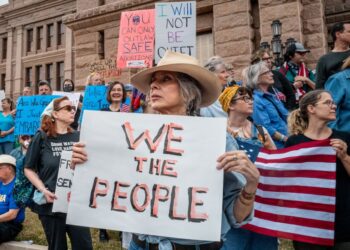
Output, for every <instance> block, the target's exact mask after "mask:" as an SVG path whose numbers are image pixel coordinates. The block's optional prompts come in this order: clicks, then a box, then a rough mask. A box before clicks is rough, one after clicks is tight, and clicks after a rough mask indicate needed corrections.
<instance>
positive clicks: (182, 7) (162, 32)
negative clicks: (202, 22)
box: [154, 1, 196, 63]
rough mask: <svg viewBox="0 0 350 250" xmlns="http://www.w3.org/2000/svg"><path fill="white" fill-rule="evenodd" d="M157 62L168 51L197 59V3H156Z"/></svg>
mask: <svg viewBox="0 0 350 250" xmlns="http://www.w3.org/2000/svg"><path fill="white" fill-rule="evenodd" d="M155 30H156V35H155V40H156V43H155V52H154V53H155V61H156V63H158V61H159V60H160V58H162V57H163V55H164V53H165V51H166V50H172V51H175V52H180V53H184V54H187V55H190V56H193V57H196V2H195V1H191V2H171V3H156V29H155Z"/></svg>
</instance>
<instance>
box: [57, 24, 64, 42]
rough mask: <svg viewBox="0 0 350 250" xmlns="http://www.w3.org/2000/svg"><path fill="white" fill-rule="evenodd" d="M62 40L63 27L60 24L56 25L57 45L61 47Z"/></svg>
mask: <svg viewBox="0 0 350 250" xmlns="http://www.w3.org/2000/svg"><path fill="white" fill-rule="evenodd" d="M63 39H64V25H63V23H62V22H58V23H57V45H62V41H63Z"/></svg>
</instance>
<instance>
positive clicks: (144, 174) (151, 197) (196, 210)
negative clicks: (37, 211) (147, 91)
mask: <svg viewBox="0 0 350 250" xmlns="http://www.w3.org/2000/svg"><path fill="white" fill-rule="evenodd" d="M213 128H215V129H213ZM208 131H210V133H208ZM225 131H226V119H224V118H217V119H211V118H202V117H186V116H171V115H146V114H130V113H116V112H97V111H86V113H85V117H84V121H83V124H82V129H81V137H80V139H81V141H83V142H85V143H86V151H87V154H88V158H89V160H88V161H87V162H86V163H84V164H83V165H82V166H79V167H78V168H76V169H75V173H74V179H73V183H74V185H73V187H72V195H71V200H70V203H69V207H68V214H67V223H68V224H73V225H81V226H87V227H96V228H107V229H112V230H119V231H126V232H134V233H141V234H148V235H158V236H164V237H175V238H182V239H195V240H206V241H219V240H220V233H221V219H222V217H221V215H222V204H223V172H222V171H218V170H217V169H216V164H217V162H216V160H217V157H218V156H219V155H221V154H222V153H223V152H224V151H225V141H226V139H225V138H226V137H225V133H226V132H225Z"/></svg>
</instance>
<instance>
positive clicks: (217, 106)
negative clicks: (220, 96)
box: [200, 100, 227, 117]
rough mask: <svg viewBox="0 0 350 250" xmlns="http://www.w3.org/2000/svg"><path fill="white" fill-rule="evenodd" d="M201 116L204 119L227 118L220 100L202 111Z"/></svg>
mask: <svg viewBox="0 0 350 250" xmlns="http://www.w3.org/2000/svg"><path fill="white" fill-rule="evenodd" d="M200 116H202V117H227V113H226V112H225V111H224V110H223V109H222V107H221V103H220V102H219V100H216V101H215V102H214V103H213V104H212V105H210V106H209V107H205V108H201V109H200Z"/></svg>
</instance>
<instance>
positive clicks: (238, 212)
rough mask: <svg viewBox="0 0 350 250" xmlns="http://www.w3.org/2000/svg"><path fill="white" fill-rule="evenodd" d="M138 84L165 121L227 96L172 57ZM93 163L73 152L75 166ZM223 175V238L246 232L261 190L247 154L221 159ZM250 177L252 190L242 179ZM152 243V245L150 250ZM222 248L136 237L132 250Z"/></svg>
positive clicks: (212, 80)
mask: <svg viewBox="0 0 350 250" xmlns="http://www.w3.org/2000/svg"><path fill="white" fill-rule="evenodd" d="M131 82H132V84H133V85H134V86H135V87H136V88H137V89H139V90H140V91H142V92H143V93H145V94H149V97H150V103H151V107H152V109H153V110H154V111H156V112H157V113H159V114H162V115H166V114H169V115H189V116H193V115H196V114H197V110H198V109H199V108H200V107H205V106H208V105H210V104H212V103H213V102H214V101H215V100H217V98H218V96H219V94H220V92H221V89H222V88H221V84H220V82H219V80H218V78H217V77H216V76H215V75H214V74H213V73H211V72H209V71H208V70H206V69H205V68H203V67H201V66H199V64H198V61H197V60H196V59H195V58H193V57H190V56H187V55H184V54H179V53H176V52H171V51H167V52H166V53H165V55H164V57H163V58H162V59H161V60H160V61H159V64H158V66H156V67H153V68H150V69H146V70H144V71H141V72H140V73H138V74H136V75H135V76H133V77H132V79H131ZM86 160H87V155H86V151H85V150H84V145H83V144H82V143H78V144H76V145H75V146H73V158H72V162H73V165H74V164H76V163H82V162H85V161H86ZM217 169H218V170H224V171H225V183H224V197H225V199H224V204H223V207H224V208H225V211H224V212H225V214H226V216H223V221H222V234H223V235H224V234H225V233H226V232H227V231H228V230H229V228H230V226H229V223H230V224H231V225H233V226H236V227H238V226H240V225H242V224H243V223H246V221H247V220H248V219H250V218H251V216H252V214H251V212H252V209H253V201H254V194H255V191H256V188H257V185H258V179H259V172H258V170H257V169H256V167H255V166H254V164H253V163H252V162H251V161H250V160H249V158H248V157H247V155H246V154H245V153H244V152H242V151H229V152H226V153H225V154H223V155H221V156H220V157H219V158H218V165H217ZM235 172H238V173H241V174H242V175H243V176H245V178H246V180H247V182H246V185H245V186H244V184H243V183H242V182H241V181H240V179H239V178H238V177H237V173H235ZM150 243H152V244H150ZM220 247H221V244H220V243H213V242H199V241H194V240H185V239H169V238H165V237H157V236H147V235H134V236H133V241H132V242H131V245H130V248H129V249H161V250H162V249H173V248H174V249H219V248H220Z"/></svg>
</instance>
